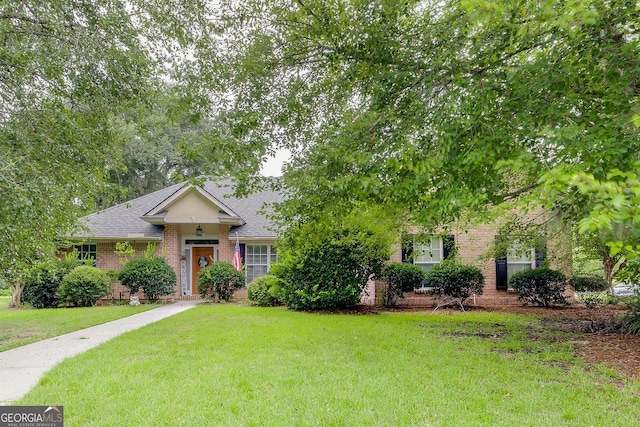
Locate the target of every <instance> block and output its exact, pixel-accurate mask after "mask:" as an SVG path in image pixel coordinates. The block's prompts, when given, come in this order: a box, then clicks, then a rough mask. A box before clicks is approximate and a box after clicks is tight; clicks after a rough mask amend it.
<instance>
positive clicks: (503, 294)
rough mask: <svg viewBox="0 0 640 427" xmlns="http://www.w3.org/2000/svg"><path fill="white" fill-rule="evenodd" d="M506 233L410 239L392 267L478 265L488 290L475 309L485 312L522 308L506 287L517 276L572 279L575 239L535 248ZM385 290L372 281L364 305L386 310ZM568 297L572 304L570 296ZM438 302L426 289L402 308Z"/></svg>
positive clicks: (493, 228) (490, 229) (545, 241)
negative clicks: (537, 273) (551, 272)
mask: <svg viewBox="0 0 640 427" xmlns="http://www.w3.org/2000/svg"><path fill="white" fill-rule="evenodd" d="M501 229H502V226H501V225H500V224H492V225H488V224H483V225H478V226H475V227H474V228H472V229H469V230H467V231H462V230H455V229H454V230H452V231H451V232H450V233H449V234H445V235H442V236H435V235H434V236H420V237H418V236H417V235H411V234H409V235H407V236H405V237H404V239H403V243H402V244H401V243H398V244H397V245H396V246H395V248H394V249H393V250H392V255H391V262H406V263H413V264H415V265H417V266H419V267H420V268H422V269H423V270H429V269H431V268H433V266H434V265H436V264H439V263H441V262H443V261H445V260H447V259H449V258H450V257H453V256H455V257H456V259H457V260H458V261H460V262H461V263H463V264H467V265H474V266H476V267H478V268H480V270H481V271H482V274H483V276H484V279H485V285H484V289H483V294H482V295H478V296H476V297H475V298H474V300H473V301H471V304H476V305H481V306H491V305H521V304H522V302H520V301H518V294H517V293H515V292H514V291H513V290H511V289H509V288H508V285H507V283H508V279H509V277H510V276H511V275H513V274H514V273H517V272H518V271H522V270H525V269H530V268H537V267H540V266H542V265H543V264H545V263H548V264H549V266H550V267H551V268H554V269H558V270H560V271H562V272H563V273H565V274H570V272H571V268H570V265H571V247H570V239H566V238H565V237H566V236H565V234H564V233H561V232H554V233H548V237H546V236H539V237H538V238H537V239H536V240H537V242H535V243H533V244H531V243H524V242H519V241H518V236H514V235H510V236H505V235H504V234H501V232H499V230H501ZM496 242H497V244H496ZM496 247H497V248H499V249H498V250H497V251H496V252H497V254H496V255H495V257H494V256H491V255H490V252H491V251H492V250H493V249H494V248H496ZM385 286H386V283H384V282H381V281H370V282H369V284H368V286H367V292H366V293H367V295H366V296H365V297H363V302H364V303H366V304H370V305H374V304H375V305H381V304H382V295H381V293H382V291H383V289H384V287H385ZM565 295H566V296H567V297H568V298H569V299H570V298H571V292H569V291H567V292H566V293H565ZM437 300H438V299H437V297H434V296H432V295H431V294H430V293H429V292H428V290H427V289H424V288H423V289H415V290H414V291H413V292H405V294H404V298H403V299H400V300H398V302H397V305H398V306H400V307H402V306H413V307H431V306H435V305H437Z"/></svg>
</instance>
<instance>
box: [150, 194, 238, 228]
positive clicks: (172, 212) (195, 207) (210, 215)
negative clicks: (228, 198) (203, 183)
mask: <svg viewBox="0 0 640 427" xmlns="http://www.w3.org/2000/svg"><path fill="white" fill-rule="evenodd" d="M142 219H143V220H144V221H146V222H149V223H152V224H188V223H193V224H195V223H197V224H230V225H244V224H245V222H244V220H243V219H242V218H241V217H240V215H238V214H237V213H236V212H234V211H233V210H232V209H230V208H229V207H228V206H226V205H225V204H224V203H223V202H222V201H220V200H219V199H217V198H216V197H214V196H212V195H211V194H210V193H208V192H207V191H206V190H204V189H202V188H200V187H196V186H193V185H187V186H185V187H183V188H181V189H180V190H178V191H177V192H175V193H174V194H172V195H171V196H169V197H167V198H166V199H165V200H163V201H162V202H161V203H159V204H158V205H157V206H155V207H154V208H153V209H151V210H150V211H149V212H147V213H146V214H145V215H143V216H142Z"/></svg>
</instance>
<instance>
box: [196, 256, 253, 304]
mask: <svg viewBox="0 0 640 427" xmlns="http://www.w3.org/2000/svg"><path fill="white" fill-rule="evenodd" d="M197 283H198V293H199V294H200V296H201V297H202V298H204V299H208V300H210V301H229V300H230V299H231V297H232V296H233V291H235V290H236V289H240V288H241V287H243V286H244V283H245V277H244V274H242V273H241V272H239V271H238V270H236V268H235V267H234V266H233V265H231V264H229V263H228V262H225V261H221V262H216V263H214V264H212V265H210V266H209V267H206V268H203V269H202V270H200V273H198V281H197Z"/></svg>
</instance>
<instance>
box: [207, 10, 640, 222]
mask: <svg viewBox="0 0 640 427" xmlns="http://www.w3.org/2000/svg"><path fill="white" fill-rule="evenodd" d="M223 4H224V10H225V19H226V20H227V21H226V22H227V23H228V25H227V27H226V28H225V32H224V34H223V36H222V37H220V39H219V41H220V42H221V43H223V44H224V43H226V45H225V46H224V48H222V49H220V50H219V51H218V52H217V55H218V56H217V57H216V58H215V59H216V60H217V61H218V63H219V64H220V65H221V67H220V68H218V70H220V71H222V72H223V73H224V74H223V75H222V76H223V77H224V78H225V80H224V81H225V84H226V86H225V87H224V90H225V93H227V94H232V95H233V96H232V97H227V98H226V99H227V101H228V104H227V106H228V108H226V110H225V115H224V119H225V120H226V121H227V123H229V124H230V125H231V126H232V127H233V129H235V131H236V132H237V135H238V137H239V138H243V140H244V141H247V143H249V142H250V143H253V144H255V145H257V146H260V147H267V149H273V148H274V147H287V148H290V149H292V151H293V153H294V155H293V158H292V160H291V162H290V164H289V166H288V169H287V170H286V173H285V174H284V177H283V179H284V181H285V182H286V183H287V184H288V185H289V186H290V187H291V188H295V190H296V193H297V194H296V195H295V197H290V200H289V202H288V203H287V204H285V205H284V206H283V207H282V211H281V212H282V214H283V215H284V216H285V217H288V218H295V217H296V215H299V213H300V212H305V214H307V213H309V214H311V213H313V212H322V211H323V210H325V209H327V208H328V207H332V208H335V209H345V210H347V209H348V208H349V205H351V203H352V202H353V201H358V200H359V201H363V200H366V201H368V202H371V203H375V204H382V205H385V206H389V207H393V208H394V211H396V212H402V211H404V212H408V213H409V214H410V215H411V216H412V218H413V219H414V220H415V221H417V222H419V223H421V224H424V225H426V226H429V227H435V226H438V225H442V224H447V223H450V222H451V221H452V220H455V219H457V218H460V217H465V216H470V215H472V216H474V217H479V218H481V219H486V218H487V217H488V216H491V215H493V214H495V211H493V210H492V208H497V209H500V211H501V212H502V211H504V209H505V207H506V208H509V207H512V206H515V205H517V206H520V207H522V208H525V209H528V208H531V207H533V206H543V207H545V208H548V209H550V210H556V211H559V212H562V213H563V214H564V215H565V217H569V218H571V219H573V220H584V221H585V222H584V223H583V226H584V227H586V228H589V227H607V226H609V225H610V223H607V221H608V220H611V219H612V216H613V215H614V214H615V212H621V210H622V209H624V208H625V207H628V206H631V205H630V198H627V199H625V200H621V199H620V197H616V200H615V203H617V205H616V204H615V203H614V204H610V205H611V206H612V207H613V211H611V212H604V213H603V212H602V210H600V211H599V210H598V206H599V204H598V203H592V204H588V203H586V200H587V199H589V198H593V197H594V194H595V193H596V190H594V188H593V187H592V186H591V187H588V188H587V186H585V185H582V183H583V182H585V180H586V181H588V180H589V179H591V180H596V181H597V182H598V183H604V184H608V183H609V182H610V181H612V180H615V179H618V181H620V182H621V185H622V186H624V185H626V184H628V186H631V187H632V188H637V187H633V186H632V183H630V181H629V180H627V179H621V178H620V177H621V175H620V173H618V172H621V173H629V172H631V171H635V170H637V169H638V167H639V166H640V163H639V160H640V159H639V153H640V139H639V138H638V136H639V131H638V128H637V127H636V126H634V124H633V121H632V118H633V116H634V114H636V113H637V108H638V107H637V105H638V103H637V98H638V94H639V92H640V83H639V82H640V66H639V65H640V50H639V47H638V43H639V37H638V30H639V28H638V27H639V22H640V20H639V19H638V18H639V14H640V11H639V9H638V8H637V4H636V1H634V0H621V1H617V2H610V1H606V0H590V1H583V2H566V1H559V0H543V1H539V0H536V1H533V0H532V1H529V0H519V1H515V0H514V1H497V0H495V1H494V0H454V1H446V2H442V1H435V0H433V1H430V0H423V1H419V0H406V1H401V2H399V1H395V0H394V1H391V0H377V1H356V0H332V1H324V0H322V1H321V0H297V1H288V0H273V1H269V2H263V1H257V0H255V1H247V2H234V1H228V2H223ZM209 59H210V58H209ZM263 149H264V148H263ZM616 171H618V172H616ZM631 194H637V192H636V193H633V191H631ZM292 196H293V194H292ZM606 197H609V196H603V200H604V199H606ZM606 200H610V198H609V199H606ZM596 202H597V201H596ZM589 207H592V208H589ZM599 215H600V216H602V215H604V219H601V220H600V223H598V224H594V223H593V218H595V217H598V216H599ZM628 215H631V216H633V214H632V213H629V214H628ZM634 218H635V221H636V224H638V223H639V222H640V216H638V215H637V214H635V217H634ZM590 221H591V222H590Z"/></svg>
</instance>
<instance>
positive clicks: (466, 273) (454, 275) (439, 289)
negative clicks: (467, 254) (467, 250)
mask: <svg viewBox="0 0 640 427" xmlns="http://www.w3.org/2000/svg"><path fill="white" fill-rule="evenodd" d="M424 284H425V286H426V287H430V288H434V289H435V290H434V292H436V293H439V294H442V295H444V296H446V297H450V298H456V299H458V300H459V301H460V304H462V305H464V303H465V301H466V300H467V299H469V297H470V296H471V295H472V294H476V295H482V292H483V290H484V276H483V275H482V271H480V269H479V268H478V267H474V266H471V265H463V264H458V263H454V262H443V263H440V264H436V265H434V266H433V268H431V270H428V271H427V272H426V274H425V280H424Z"/></svg>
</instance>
